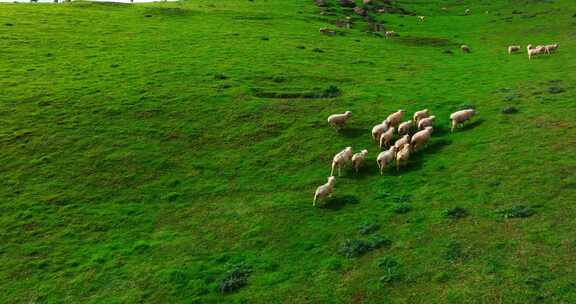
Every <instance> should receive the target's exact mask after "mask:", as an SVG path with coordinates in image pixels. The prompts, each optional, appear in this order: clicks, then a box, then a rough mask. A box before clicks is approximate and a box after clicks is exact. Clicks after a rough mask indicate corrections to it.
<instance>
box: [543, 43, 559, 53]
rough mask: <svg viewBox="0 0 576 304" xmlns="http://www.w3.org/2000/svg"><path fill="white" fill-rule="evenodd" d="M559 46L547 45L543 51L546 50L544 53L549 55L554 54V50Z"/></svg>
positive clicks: (556, 44)
mask: <svg viewBox="0 0 576 304" xmlns="http://www.w3.org/2000/svg"><path fill="white" fill-rule="evenodd" d="M559 46H560V45H559V44H558V43H555V44H548V45H545V46H544V49H545V50H546V53H548V54H550V53H551V52H554V51H555V50H556V49H558V47H559Z"/></svg>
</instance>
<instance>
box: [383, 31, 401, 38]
mask: <svg viewBox="0 0 576 304" xmlns="http://www.w3.org/2000/svg"><path fill="white" fill-rule="evenodd" d="M384 36H385V37H386V38H390V37H394V36H398V34H396V32H395V31H386V32H385V33H384Z"/></svg>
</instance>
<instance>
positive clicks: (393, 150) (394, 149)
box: [388, 146, 396, 153]
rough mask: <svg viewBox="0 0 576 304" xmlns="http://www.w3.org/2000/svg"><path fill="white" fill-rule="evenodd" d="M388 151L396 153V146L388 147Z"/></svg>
mask: <svg viewBox="0 0 576 304" xmlns="http://www.w3.org/2000/svg"><path fill="white" fill-rule="evenodd" d="M388 151H390V152H392V153H396V146H392V147H390V149H388Z"/></svg>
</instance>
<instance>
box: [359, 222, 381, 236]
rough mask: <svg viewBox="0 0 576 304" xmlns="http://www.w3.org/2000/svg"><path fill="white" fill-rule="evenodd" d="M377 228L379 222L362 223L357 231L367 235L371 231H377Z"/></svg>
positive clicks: (378, 227)
mask: <svg viewBox="0 0 576 304" xmlns="http://www.w3.org/2000/svg"><path fill="white" fill-rule="evenodd" d="M378 229H380V225H379V224H373V223H364V224H362V225H361V226H360V228H359V229H358V232H360V234H363V235H367V234H372V233H374V232H376V231H378Z"/></svg>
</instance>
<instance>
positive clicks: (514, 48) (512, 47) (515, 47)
mask: <svg viewBox="0 0 576 304" xmlns="http://www.w3.org/2000/svg"><path fill="white" fill-rule="evenodd" d="M519 50H520V46H519V45H510V46H508V54H512V53H515V52H518V51H519Z"/></svg>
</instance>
